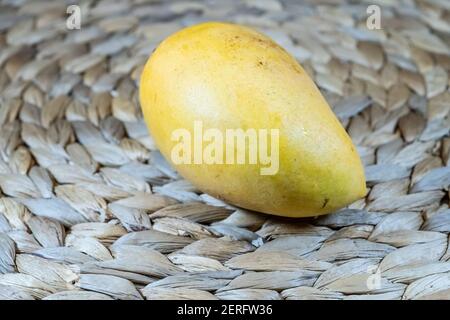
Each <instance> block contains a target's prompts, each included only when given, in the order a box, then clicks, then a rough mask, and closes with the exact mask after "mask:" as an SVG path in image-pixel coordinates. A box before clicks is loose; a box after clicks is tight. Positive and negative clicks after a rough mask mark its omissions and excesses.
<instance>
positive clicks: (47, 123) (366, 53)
mask: <svg viewBox="0 0 450 320" xmlns="http://www.w3.org/2000/svg"><path fill="white" fill-rule="evenodd" d="M377 2H378V1H374V0H371V1H367V2H365V1H361V2H360V1H348V3H347V4H344V1H340V0H327V1H310V2H309V1H305V2H301V1H294V0H292V1H290V0H289V1H287V0H265V1H259V0H258V1H256V0H255V1H250V0H248V1H242V2H237V1H206V0H205V1H198V2H191V1H180V2H171V1H161V2H160V1H126V0H125V1H112V0H106V1H90V0H87V1H82V4H81V10H82V14H83V15H82V19H81V30H68V29H67V28H66V23H65V22H66V18H67V15H66V8H67V5H68V4H72V1H71V3H64V2H63V1H25V0H3V1H0V3H2V4H1V5H0V189H1V193H0V196H1V197H0V298H2V299H252V300H253V299H365V298H369V299H434V298H437V299H449V298H450V247H449V245H448V233H449V232H450V209H449V195H448V187H449V184H450V160H449V159H450V138H449V137H448V134H449V128H450V115H449V111H450V92H449V88H448V87H449V70H450V49H449V48H450V6H449V2H448V0H422V1H420V0H416V1H414V0H404V1H397V0H383V1H380V5H381V9H382V10H381V27H382V29H381V30H373V31H370V30H368V29H367V27H366V18H367V14H366V9H367V6H368V5H369V4H373V3H377ZM313 3H314V4H313ZM206 20H227V21H234V22H238V23H242V24H246V25H250V26H253V27H255V28H257V29H259V30H261V31H262V32H264V33H266V34H268V35H269V36H271V37H273V38H274V40H275V41H277V42H278V43H279V44H281V45H282V46H284V47H285V48H286V50H287V51H289V52H290V53H292V54H293V55H294V56H295V57H296V58H297V59H298V60H299V61H300V62H301V63H302V64H303V66H304V67H305V70H306V71H307V72H308V73H309V74H310V75H311V76H312V77H313V78H314V79H315V81H316V83H317V84H318V86H319V87H320V88H321V90H322V91H323V93H324V94H325V96H326V98H327V100H328V101H329V103H330V105H331V106H333V108H334V110H335V112H336V114H337V115H338V117H339V118H340V120H341V121H342V123H343V125H344V126H345V127H346V129H347V130H348V132H349V134H350V135H351V137H352V139H353V141H354V143H355V144H356V145H357V147H358V151H359V153H360V155H361V157H362V159H363V162H364V165H365V167H366V173H367V183H368V188H369V193H368V196H367V197H366V199H362V200H360V201H357V202H356V203H353V204H352V205H350V206H349V208H347V209H344V210H342V211H340V212H338V213H335V214H332V215H328V216H324V217H320V218H312V219H282V218H277V217H273V216H267V215H264V214H259V213H253V212H249V211H246V210H241V209H237V208H234V207H232V206H230V205H227V204H225V203H223V202H221V201H219V200H217V199H214V198H212V197H211V196H209V195H207V194H202V193H201V192H200V191H199V190H196V188H194V187H193V186H191V185H190V184H189V183H188V182H187V181H184V180H182V179H181V178H180V177H179V176H178V175H177V173H176V172H174V171H173V170H172V169H171V168H170V167H169V165H168V164H167V163H166V162H165V161H164V160H163V158H162V156H161V155H160V153H158V150H157V149H156V147H155V145H154V143H153V141H152V138H151V137H150V136H149V135H148V133H147V130H146V127H145V124H144V122H143V120H142V115H141V112H140V110H139V102H138V82H139V75H140V73H141V71H142V67H143V64H144V62H145V61H146V59H147V57H148V56H149V55H150V54H151V52H152V50H153V49H154V48H155V47H156V46H157V44H158V43H159V42H160V41H161V40H162V39H163V38H165V37H166V36H167V35H169V34H170V33H172V32H174V31H176V30H178V29H180V28H181V27H183V26H187V25H191V24H193V23H197V22H201V21H206ZM378 276H381V278H377V277H378Z"/></svg>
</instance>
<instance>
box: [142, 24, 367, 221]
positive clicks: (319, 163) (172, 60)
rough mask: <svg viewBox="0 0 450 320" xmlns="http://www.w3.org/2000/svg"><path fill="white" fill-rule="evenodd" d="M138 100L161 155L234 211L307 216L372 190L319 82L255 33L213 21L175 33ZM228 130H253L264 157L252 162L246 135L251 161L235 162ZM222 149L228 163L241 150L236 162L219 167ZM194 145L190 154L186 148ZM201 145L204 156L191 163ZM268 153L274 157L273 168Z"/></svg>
mask: <svg viewBox="0 0 450 320" xmlns="http://www.w3.org/2000/svg"><path fill="white" fill-rule="evenodd" d="M140 102H141V107H142V110H143V114H144V118H145V121H146V123H147V125H148V127H149V129H150V132H151V135H152V136H153V138H154V140H155V142H156V144H157V146H158V147H159V149H160V150H161V153H162V154H163V156H164V157H165V158H166V159H167V160H168V161H169V162H171V163H172V164H173V165H174V167H175V168H176V169H177V170H178V172H179V173H180V174H181V175H182V176H183V177H184V178H186V179H187V180H189V181H191V182H192V183H193V184H194V185H195V186H196V187H198V188H199V189H200V190H202V191H203V192H205V193H208V194H210V195H212V196H214V197H217V198H219V199H222V200H224V201H227V202H229V203H231V204H234V205H236V206H240V207H243V208H246V209H251V210H255V211H260V212H264V213H269V214H274V215H280V216H288V217H306V216H316V215H321V214H326V213H330V212H334V211H336V210H337V209H340V208H342V207H344V206H346V205H348V204H350V203H352V202H353V201H355V200H357V199H359V198H361V197H363V196H364V195H365V193H366V185H365V178H364V170H363V166H362V164H361V160H360V158H359V156H358V154H357V151H356V149H355V147H354V145H353V143H352V141H351V139H350V137H349V136H348V135H347V133H346V132H345V129H344V128H343V127H342V126H341V124H340V122H339V121H338V119H337V118H336V117H335V115H334V114H333V112H332V110H331V109H330V107H329V106H328V104H327V102H326V101H325V99H324V98H323V96H322V95H321V93H320V91H319V90H318V89H317V87H316V86H315V84H314V82H313V81H312V80H311V79H310V77H309V76H308V75H307V74H306V72H305V71H304V70H303V68H302V67H301V66H300V65H299V64H298V63H297V61H296V60H295V59H294V58H293V57H292V56H291V55H289V54H288V53H287V52H286V51H285V50H284V49H283V48H281V47H280V46H279V45H277V44H276V43H275V42H273V41H272V40H271V39H270V38H268V37H266V36H264V35H262V34H260V33H258V32H256V31H254V30H252V29H250V28H247V27H244V26H239V25H235V24H229V23H219V22H208V23H202V24H198V25H195V26H192V27H188V28H185V29H183V30H181V31H179V32H177V33H175V34H173V35H171V36H169V37H168V38H167V39H165V40H164V41H163V42H162V43H161V44H160V45H159V46H158V47H157V49H156V50H155V51H154V52H153V54H152V55H151V57H150V58H149V60H148V61H147V63H146V65H145V67H144V70H143V73H142V76H141V80H140ZM199 128H200V129H202V130H200V129H199ZM180 129H182V131H180ZM210 129H212V130H213V131H211V130H210ZM229 129H231V130H237V129H241V130H242V131H244V133H248V132H250V131H247V130H253V131H252V132H253V133H254V132H256V139H258V138H259V140H258V143H260V144H257V145H256V147H258V146H260V150H262V151H261V152H262V153H258V152H256V153H255V155H256V157H257V159H256V163H255V159H253V160H252V161H251V160H250V158H251V157H250V152H252V151H255V149H251V148H253V147H255V146H253V145H252V144H251V141H253V142H255V141H256V140H252V139H253V138H255V137H254V136H252V135H250V134H249V135H248V136H246V138H247V140H245V141H246V143H247V144H246V145H245V146H244V151H245V152H248V154H247V156H246V158H245V163H239V162H238V160H237V157H238V154H239V152H240V151H242V145H239V143H238V138H236V139H235V140H234V142H233V143H232V142H231V140H228V139H226V138H227V136H226V131H227V130H229ZM271 130H272V131H271ZM273 130H276V131H273ZM180 132H181V134H180ZM206 132H208V134H206ZM270 132H274V133H275V132H278V137H277V136H276V134H274V135H270V134H269V133H270ZM199 133H200V135H201V137H198V134H199ZM220 133H223V135H222V137H221V139H222V140H221V141H218V140H220V139H219V138H220ZM262 133H264V134H265V133H267V137H266V139H265V140H264V139H263V134H262ZM184 134H190V135H191V136H190V138H189V139H188V138H187V137H186V136H185V135H184ZM196 134H197V135H196ZM205 134H206V136H205ZM230 137H232V136H231V135H230ZM230 139H231V138H230ZM183 140H184V141H183ZM264 141H265V142H266V144H265V145H266V149H264V143H262V142H264ZM241 142H242V141H241ZM220 143H222V146H223V148H221V149H222V152H223V159H225V158H226V154H227V153H226V151H227V150H228V151H230V152H231V151H233V150H232V148H233V147H234V148H235V149H236V150H235V151H236V154H235V155H236V158H233V159H235V160H234V162H233V161H232V160H233V159H231V156H232V153H230V159H229V160H230V161H227V160H226V159H225V160H223V161H222V163H221V162H220V161H219V160H218V159H219V158H220V156H221V154H220V150H219V147H220ZM212 144H214V146H216V147H217V149H215V148H214V146H211V145H212ZM188 145H189V146H191V147H192V149H191V150H190V151H188V150H187V149H183V146H188ZM239 146H240V147H241V149H239V150H237V149H238V147H239ZM208 147H209V149H208ZM199 148H200V149H201V151H203V152H205V154H206V155H205V156H204V158H198V157H197V158H196V159H195V155H193V153H195V154H198V151H199ZM227 148H229V149H227ZM206 149H208V150H206ZM256 149H257V148H256ZM211 150H212V151H214V152H212V151H211ZM208 152H209V153H208ZM264 152H265V153H264ZM207 153H208V154H209V155H211V156H212V157H213V160H214V159H216V161H215V162H214V161H212V162H211V160H208V159H207V155H208V154H207ZM263 154H265V156H268V155H269V154H270V155H271V156H274V155H275V156H277V158H275V157H272V160H271V163H270V166H271V168H269V163H268V161H267V157H266V158H265V162H264V161H263V160H264V157H263V156H262V155H263ZM174 155H175V156H176V155H179V156H180V158H181V159H185V160H186V159H190V160H191V162H189V161H185V162H180V159H179V158H177V159H176V161H175V160H174ZM200 157H201V155H200ZM214 157H216V158H214ZM241 160H242V159H241ZM276 161H278V162H277V163H275V162H276ZM264 170H266V171H265V172H264Z"/></svg>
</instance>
